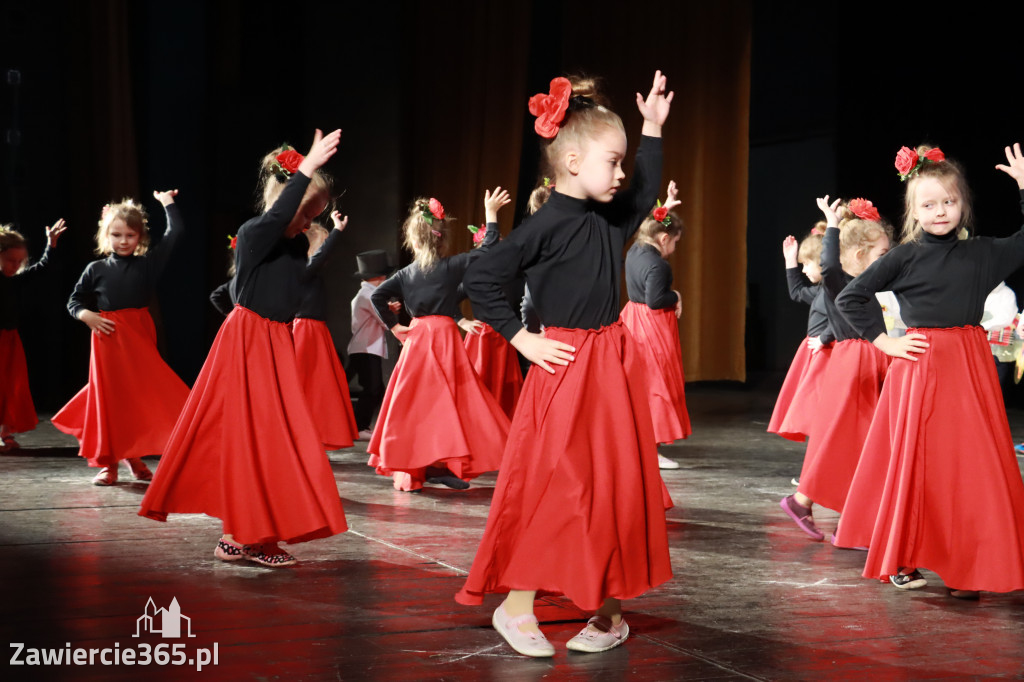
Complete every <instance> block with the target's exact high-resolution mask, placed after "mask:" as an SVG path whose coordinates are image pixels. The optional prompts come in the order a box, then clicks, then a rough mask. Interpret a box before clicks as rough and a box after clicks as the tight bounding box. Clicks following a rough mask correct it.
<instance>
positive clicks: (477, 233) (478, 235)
mask: <svg viewBox="0 0 1024 682" xmlns="http://www.w3.org/2000/svg"><path fill="white" fill-rule="evenodd" d="M466 229H467V230H469V231H470V232H472V233H473V243H474V244H479V243H481V242H483V240H484V238H485V237H486V236H487V223H484V224H483V225H482V226H480V227H477V226H476V225H466Z"/></svg>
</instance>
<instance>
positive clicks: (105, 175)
mask: <svg viewBox="0 0 1024 682" xmlns="http://www.w3.org/2000/svg"><path fill="white" fill-rule="evenodd" d="M526 4H527V5H529V6H530V9H531V10H532V11H531V12H529V13H528V15H527V16H528V19H527V21H528V22H530V27H529V28H530V31H529V35H530V36H531V39H530V42H529V44H528V45H525V46H524V45H519V44H516V43H515V42H514V41H515V40H516V35H517V34H516V33H515V31H516V30H518V29H520V28H522V27H521V26H517V25H516V20H510V22H509V25H501V22H496V23H494V24H487V23H485V24H483V25H482V24H481V19H480V17H479V16H478V15H476V16H474V17H472V18H469V17H468V16H467V18H466V19H465V21H464V22H460V21H459V20H458V19H457V18H456V19H454V20H453V19H452V12H450V11H449V12H448V13H447V14H446V20H445V21H444V22H443V23H440V22H438V23H436V24H435V23H433V22H431V20H430V18H431V13H430V11H429V10H425V8H429V7H430V5H428V4H426V3H411V2H378V3H340V2H338V3H327V2H291V3H280V2H278V3H270V2H259V1H249V2H240V1H227V0H225V1H221V2H208V3H204V2H190V1H185V2H182V1H178V2H156V1H154V2H131V3H124V2H97V3H93V2H71V1H66V2H39V3H33V4H29V3H14V2H9V1H7V0H5V1H4V2H2V3H0V8H2V13H0V50H2V51H3V52H2V53H0V55H2V61H0V68H2V69H3V71H4V72H6V71H7V70H8V69H17V70H18V72H19V73H20V77H21V81H20V84H18V85H13V84H10V83H8V81H7V78H6V76H4V78H3V79H2V80H0V89H2V93H3V94H2V99H0V126H2V129H3V130H4V131H12V130H15V131H17V133H18V135H19V137H18V138H17V139H13V138H12V137H11V136H10V135H8V136H7V137H6V138H5V139H4V141H3V148H2V150H0V168H2V176H0V221H2V222H5V223H14V224H15V226H16V227H17V228H18V229H21V230H22V231H23V232H24V233H25V234H26V236H27V237H28V238H29V241H30V253H31V254H32V255H33V257H37V256H38V255H39V254H40V253H41V252H42V247H43V227H44V225H46V224H49V223H52V222H53V221H54V220H56V219H57V218H58V217H64V218H66V219H67V220H68V223H69V225H70V228H69V230H68V232H67V233H66V235H65V236H64V237H63V238H62V243H61V246H62V251H61V252H62V258H61V264H60V265H61V267H60V269H59V270H58V271H57V272H56V273H55V274H54V276H52V277H48V278H46V281H45V282H44V284H43V285H41V288H40V289H39V290H38V291H34V292H33V293H32V300H30V301H26V302H25V303H26V304H27V306H26V307H27V313H26V315H25V316H24V318H23V324H22V330H21V333H22V338H23V340H24V342H25V346H26V353H27V355H28V359H29V365H30V376H31V379H32V388H33V394H34V395H35V397H36V402H37V407H38V408H39V409H40V410H41V411H52V410H54V409H56V408H57V407H59V406H60V405H61V404H63V402H65V401H66V400H67V399H68V398H69V397H70V396H71V395H72V394H73V393H74V391H75V390H77V388H79V387H81V386H82V385H84V383H85V381H86V374H87V366H88V330H87V329H86V327H85V326H84V325H82V324H81V323H79V322H76V321H74V320H72V319H71V318H70V316H68V315H67V314H66V312H65V311H64V307H63V306H64V303H65V301H66V298H67V294H68V293H69V292H70V290H71V287H72V286H73V284H74V281H75V280H76V279H77V276H78V275H79V274H80V272H81V270H82V268H83V267H84V265H85V264H86V263H87V262H88V260H89V259H90V258H91V255H90V251H91V248H92V235H93V232H94V230H95V221H96V220H97V219H98V211H99V207H100V206H102V204H103V203H105V202H107V201H110V200H115V199H119V198H121V197H122V196H137V197H140V198H142V199H144V200H145V201H146V203H147V205H148V206H149V207H150V211H151V212H152V214H153V215H152V216H151V221H152V223H153V226H154V228H155V229H156V231H157V232H159V231H160V230H162V226H163V215H162V212H161V211H160V210H159V206H158V205H157V204H156V202H155V201H152V200H151V198H150V197H151V192H152V190H153V189H165V188H170V187H177V188H179V189H180V190H181V196H180V198H179V200H180V205H181V208H182V211H183V214H184V216H185V219H186V221H187V233H186V234H185V236H184V239H183V244H182V245H181V248H180V249H179V250H178V251H177V252H176V253H175V255H174V257H173V259H172V262H171V264H170V266H169V269H168V272H167V274H166V276H165V277H164V279H163V281H162V283H161V287H160V291H159V301H158V307H157V310H158V311H159V313H160V314H159V315H157V319H158V324H160V321H161V319H162V321H163V322H165V323H166V326H165V328H162V329H161V342H162V345H163V350H164V354H165V357H167V359H168V362H169V363H170V365H171V366H172V367H173V368H174V369H175V370H176V371H177V372H178V373H179V374H180V375H181V376H182V377H183V379H185V381H187V382H189V383H191V381H192V380H193V379H194V378H195V376H196V374H197V373H198V371H199V368H200V367H201V365H202V362H203V360H204V358H205V354H206V351H207V349H208V347H209V343H210V341H211V340H212V338H213V335H214V334H215V333H216V330H217V327H218V325H219V323H220V318H219V317H218V316H217V314H216V313H215V312H214V311H213V309H212V307H210V306H209V305H208V304H207V302H206V297H207V295H208V293H209V292H210V291H211V290H212V289H213V288H214V287H215V286H217V285H218V284H220V283H221V282H222V281H224V280H225V279H226V274H225V270H226V267H227V250H226V248H225V247H226V243H227V238H226V237H227V235H228V234H234V233H235V231H236V230H237V227H238V226H239V225H240V224H241V223H242V222H244V221H245V220H246V219H248V218H249V217H251V216H252V215H253V212H254V201H255V197H254V190H255V185H256V171H257V163H258V160H259V158H260V156H261V155H262V154H263V153H265V152H266V151H267V150H269V149H270V148H272V147H273V146H274V145H276V144H279V143H281V142H283V141H288V142H290V143H292V144H294V145H295V146H296V147H297V148H299V149H300V151H305V149H307V148H308V144H309V141H310V137H311V132H312V129H313V128H314V127H315V126H318V125H319V126H324V127H327V126H331V127H334V126H341V127H342V128H344V129H345V131H346V132H345V134H343V136H342V144H341V147H340V149H339V153H338V157H337V159H338V160H339V161H338V162H334V161H332V163H331V165H330V167H329V170H330V171H331V172H332V173H333V174H334V175H335V177H336V187H337V189H338V190H339V191H340V190H346V191H345V194H344V195H343V196H342V198H341V209H342V211H343V212H345V213H347V214H349V215H350V216H351V219H352V228H350V230H348V231H347V232H346V234H345V235H344V240H345V244H344V245H343V246H342V251H343V252H344V253H347V254H354V253H356V252H358V251H362V250H366V249H369V248H384V249H387V250H388V251H389V252H390V253H391V254H392V255H393V256H397V257H398V258H400V259H402V260H403V261H404V260H405V259H407V256H405V255H400V251H399V249H398V227H399V222H400V219H401V214H402V211H403V209H404V206H405V204H406V202H407V201H408V200H409V199H411V198H412V193H413V192H415V191H420V190H419V188H418V187H416V182H415V181H414V170H415V169H413V168H411V167H410V162H409V158H410V157H409V155H408V154H407V153H406V152H405V145H407V144H408V142H409V140H410V139H413V133H414V131H415V126H416V121H415V120H410V117H409V116H406V115H405V112H406V111H408V110H409V109H410V102H411V101H412V100H413V98H417V99H415V101H416V102H420V103H421V102H422V98H430V99H432V100H436V105H437V106H439V107H443V106H445V100H446V93H444V92H436V91H432V90H431V87H430V80H429V77H426V78H425V77H424V76H423V73H424V72H427V73H428V75H429V65H430V61H429V60H430V55H431V52H432V50H435V49H439V47H440V46H443V47H444V48H445V49H446V50H451V49H456V50H457V49H458V46H459V45H460V44H461V43H463V42H466V43H467V44H468V43H469V41H467V39H466V35H465V34H466V32H467V31H481V30H484V31H487V32H488V33H487V35H485V38H488V39H489V40H485V41H484V42H485V45H486V47H485V49H487V50H496V51H500V52H499V54H498V57H497V61H498V62H500V61H501V55H502V54H505V53H508V54H509V55H510V56H509V59H518V58H519V56H518V55H520V54H526V55H528V57H527V59H528V63H527V65H526V66H525V69H526V71H527V80H528V84H529V87H530V88H533V86H534V84H535V83H537V82H539V83H540V86H538V87H536V88H535V90H536V91H539V90H542V89H544V85H545V84H546V82H547V80H548V79H549V78H550V77H551V76H552V74H557V73H559V72H561V71H562V70H563V69H564V68H566V67H567V65H566V64H565V63H564V59H563V58H562V56H561V55H562V53H563V52H564V53H569V52H571V51H572V46H566V45H559V43H558V40H559V36H560V35H561V34H562V30H563V29H564V25H563V24H562V23H560V22H563V21H566V20H567V19H566V18H565V15H564V13H563V14H559V12H558V11H557V10H558V9H559V8H560V7H561V6H562V3H560V2H558V1H555V2H545V3H526ZM465 6H466V8H467V13H468V8H470V7H476V6H479V3H478V4H477V5H470V4H469V3H466V5H465ZM586 6H587V7H588V8H591V9H592V11H593V12H595V13H605V14H607V15H608V17H607V21H606V22H604V23H606V25H607V30H606V31H605V30H601V31H600V32H599V33H597V34H595V35H593V44H592V45H588V46H587V49H588V50H595V49H606V50H607V51H608V52H609V56H610V57H613V58H615V59H621V60H630V61H632V62H641V63H642V64H641V65H642V66H643V69H644V71H645V72H646V71H649V70H652V69H653V68H656V67H657V64H647V63H646V62H647V61H648V60H647V59H646V57H645V56H644V54H645V51H644V49H643V47H644V44H645V42H647V41H651V40H657V41H671V40H672V35H673V30H672V27H671V26H666V25H663V24H662V23H660V22H659V21H658V16H657V13H656V12H653V11H651V12H650V13H651V15H652V16H651V17H650V32H648V33H647V34H645V35H624V34H623V33H624V32H623V31H622V30H620V28H619V26H618V24H617V22H616V14H617V13H621V12H624V11H628V12H630V13H642V12H644V11H648V5H647V3H644V2H636V3H630V4H628V5H623V4H621V3H610V2H598V1H595V2H592V3H588V4H587V5H586ZM657 6H658V3H651V7H657ZM509 7H510V8H513V7H514V3H512V4H510V5H509ZM513 14H514V13H513ZM1022 15H1024V10H1022V9H1014V10H1011V11H1007V10H1005V9H1004V10H1001V11H1000V12H999V13H994V12H993V13H981V12H973V11H972V10H970V9H966V8H964V7H958V8H957V10H956V12H954V13H952V14H949V15H945V16H938V15H935V16H933V15H931V14H925V13H923V12H921V11H920V10H918V9H910V8H893V7H888V8H887V9H885V10H884V11H872V10H870V9H865V5H863V4H860V3H857V4H855V3H847V2H844V3H834V4H829V3H817V4H811V3H806V4H805V3H754V4H753V6H752V15H751V16H752V24H751V27H750V31H751V36H752V57H751V107H750V133H749V134H750V138H749V143H750V155H749V195H748V201H749V214H748V224H747V231H746V232H747V238H746V239H747V244H746V246H747V253H748V256H747V262H748V266H747V282H746V287H747V291H748V309H747V326H746V332H745V333H746V366H747V371H748V376H749V377H751V378H752V379H754V380H755V381H771V380H776V379H777V378H778V377H779V376H780V374H779V373H780V372H783V371H784V370H785V368H786V367H787V366H788V364H789V361H790V359H791V357H792V353H793V351H794V350H795V348H796V344H797V343H798V342H799V340H800V339H801V338H802V337H803V335H804V331H805V324H806V315H807V310H806V308H804V307H802V306H800V305H797V304H794V303H791V302H789V300H788V297H787V295H786V289H785V278H784V274H783V260H782V255H781V248H780V246H781V241H782V239H783V238H784V237H785V236H786V235H787V234H794V235H796V236H798V237H802V236H803V235H804V234H806V233H807V231H808V230H809V229H810V227H811V225H812V224H813V223H814V222H815V221H816V220H817V219H818V217H819V216H818V215H817V209H816V207H815V204H814V198H815V197H816V196H820V195H823V194H826V193H827V194H831V195H832V196H843V197H850V196H864V197H867V198H870V199H872V200H873V201H874V202H875V203H876V204H877V205H878V206H879V207H880V209H881V211H882V213H883V215H885V216H886V217H888V218H889V219H890V221H891V222H893V223H895V224H899V223H901V211H902V194H901V192H902V185H901V183H900V182H899V181H898V179H897V178H896V174H895V170H894V169H893V166H892V160H893V158H894V156H895V153H896V151H897V150H898V149H899V147H900V146H901V145H908V146H913V145H915V144H918V143H920V142H931V143H935V144H938V145H940V146H941V147H942V148H943V149H944V150H945V151H946V153H947V154H948V155H949V156H951V157H954V158H956V159H958V160H959V161H961V162H962V163H963V164H964V165H965V166H966V168H967V172H968V179H969V181H970V183H971V186H972V188H973V190H974V192H975V208H976V216H977V221H976V222H977V226H978V228H979V229H978V232H979V233H981V234H988V235H1006V234H1009V233H1011V232H1013V231H1014V230H1016V229H1017V227H1018V226H1019V225H1020V223H1021V217H1020V210H1019V206H1018V203H1017V192H1016V187H1015V185H1014V183H1013V182H1012V181H1011V180H1010V179H1009V178H1007V177H1005V176H1003V175H1002V174H1001V173H999V172H998V171H995V170H994V169H993V166H994V164H996V163H999V162H1001V161H1002V160H1003V152H1002V149H1003V146H1004V145H1006V144H1008V143H1011V142H1013V141H1017V140H1024V117H1022V115H1021V106H1022V100H1024V97H1022V95H1021V74H1022V73H1024V70H1022V66H1024V63H1022V62H1024V57H1022V54H1024V53H1022V49H1021V46H1020V41H1019V39H1018V38H1017V37H1016V36H1017V35H1018V32H1019V29H1020V27H1021V21H1020V20H1021V18H1022ZM455 16H456V17H457V16H458V13H457V12H456V13H455ZM553 17H554V18H553ZM591 18H592V17H591ZM568 20H569V21H571V17H570V18H569V19H568ZM743 20H744V21H745V20H746V18H745V17H744V19H743ZM594 23H597V24H600V23H601V22H594ZM124 30H127V34H128V39H127V40H126V41H123V42H120V43H118V45H119V47H118V48H117V49H116V50H111V49H104V48H105V47H106V48H109V47H110V44H108V43H105V42H104V40H105V37H107V36H112V37H117V36H120V35H121V33H122V32H123V31H124ZM491 31H493V36H492V35H491V33H490V32H491ZM491 38H493V39H491ZM477 43H479V36H478V37H477V41H476V43H474V44H477ZM453 46H454V47H453ZM554 46H558V49H555V47H554ZM465 59H467V60H472V59H474V54H473V51H472V50H469V49H467V51H466V54H465ZM518 68H523V67H522V66H519V67H518ZM409 74H417V75H416V76H410V75H409ZM466 87H467V88H478V89H479V88H484V87H489V88H501V87H503V85H502V83H501V82H500V81H499V82H492V83H483V84H481V83H467V84H466ZM532 91H534V90H533V89H531V90H530V92H532ZM126 99H127V101H125V100H126ZM118 112H120V113H118ZM125 112H127V114H128V115H126V113H125ZM458 132H459V131H458V130H453V131H452V134H453V135H457V134H458ZM126 141H127V142H126ZM534 150H535V146H532V145H526V144H524V145H523V153H522V164H521V171H520V184H521V185H529V184H532V182H533V177H532V176H533V168H535V151H534ZM341 160H343V162H342V161H341ZM439 162H442V163H443V159H440V160H439ZM526 195H527V192H525V191H523V192H518V193H516V196H517V198H518V199H519V202H518V203H519V206H518V207H517V208H518V210H519V211H520V212H521V210H522V206H521V204H522V202H523V200H525V197H526ZM466 222H475V220H474V219H473V218H472V217H471V216H466ZM357 225H358V226H359V227H358V229H355V228H356V226H357ZM351 260H352V264H351V267H348V266H347V265H346V266H345V267H342V268H337V269H336V270H337V271H336V272H335V273H334V275H333V277H334V281H333V282H332V283H331V291H332V294H333V298H332V301H331V308H332V311H331V316H330V318H329V320H328V323H329V324H330V325H331V328H332V330H335V333H336V336H337V335H340V336H342V338H336V343H337V345H338V347H339V348H341V349H344V347H345V344H346V343H347V340H348V339H347V335H346V333H345V332H346V330H347V328H348V305H349V300H350V299H351V297H352V295H353V294H354V293H355V290H356V288H357V287H358V281H357V280H355V279H354V278H352V277H351V276H350V271H352V270H354V269H355V261H354V258H352V259H351ZM1009 284H1010V286H1011V287H1014V288H1015V289H1017V290H1018V291H1021V292H1022V293H1024V289H1020V288H1019V287H1020V286H1024V280H1020V278H1019V277H1015V278H1014V279H1012V280H1011V281H1010V282H1009ZM730 331H731V330H729V329H723V330H722V333H723V334H727V333H730Z"/></svg>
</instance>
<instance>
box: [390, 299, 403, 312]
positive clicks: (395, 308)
mask: <svg viewBox="0 0 1024 682" xmlns="http://www.w3.org/2000/svg"><path fill="white" fill-rule="evenodd" d="M388 310H390V311H391V312H393V313H394V314H396V315H397V314H398V313H400V312H402V302H401V301H399V300H394V301H388Z"/></svg>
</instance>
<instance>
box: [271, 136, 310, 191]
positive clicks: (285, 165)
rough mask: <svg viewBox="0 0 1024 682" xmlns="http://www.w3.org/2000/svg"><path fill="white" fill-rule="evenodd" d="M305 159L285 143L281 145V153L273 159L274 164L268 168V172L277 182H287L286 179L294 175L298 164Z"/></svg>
mask: <svg viewBox="0 0 1024 682" xmlns="http://www.w3.org/2000/svg"><path fill="white" fill-rule="evenodd" d="M305 158H306V157H304V156H303V155H302V154H300V153H298V152H297V151H295V148H294V147H292V146H291V145H290V144H288V143H287V142H286V143H285V144H283V145H281V151H280V152H279V153H278V155H277V156H275V157H274V163H273V164H272V165H271V166H270V170H271V172H272V173H273V174H274V175H275V176H276V177H277V179H278V180H280V181H281V182H288V178H290V177H291V176H293V175H295V173H296V172H297V171H298V170H299V164H301V163H302V160H303V159H305Z"/></svg>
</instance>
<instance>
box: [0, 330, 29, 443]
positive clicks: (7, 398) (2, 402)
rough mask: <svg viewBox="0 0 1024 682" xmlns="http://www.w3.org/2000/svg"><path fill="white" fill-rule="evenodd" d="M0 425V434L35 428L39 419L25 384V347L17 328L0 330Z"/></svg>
mask: <svg viewBox="0 0 1024 682" xmlns="http://www.w3.org/2000/svg"><path fill="white" fill-rule="evenodd" d="M0 377H3V378H2V379H0V426H3V427H4V433H7V432H10V433H24V432H25V431H31V430H32V429H34V428H36V424H38V423H39V418H38V417H37V416H36V406H35V404H33V402H32V393H31V391H29V386H28V367H27V366H26V365H25V349H24V348H23V347H22V345H21V336H20V335H19V334H18V330H17V329H0Z"/></svg>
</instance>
